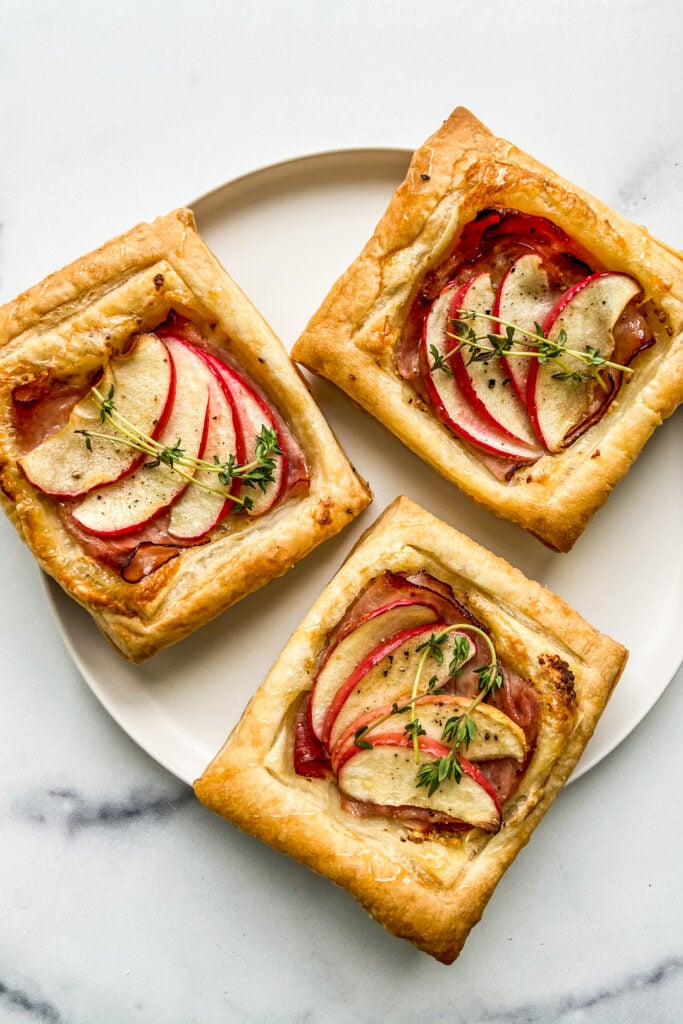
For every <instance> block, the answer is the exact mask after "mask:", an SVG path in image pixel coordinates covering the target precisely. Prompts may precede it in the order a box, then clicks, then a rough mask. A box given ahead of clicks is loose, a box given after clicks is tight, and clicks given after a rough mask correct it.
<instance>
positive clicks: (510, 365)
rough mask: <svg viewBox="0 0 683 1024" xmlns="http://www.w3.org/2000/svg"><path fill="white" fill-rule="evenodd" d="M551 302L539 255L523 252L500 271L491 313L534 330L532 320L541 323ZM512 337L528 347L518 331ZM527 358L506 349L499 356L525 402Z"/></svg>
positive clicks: (551, 306)
mask: <svg viewBox="0 0 683 1024" xmlns="http://www.w3.org/2000/svg"><path fill="white" fill-rule="evenodd" d="M554 305H555V299H554V298H553V295H552V292H551V290H550V285H549V282H548V275H547V274H546V272H545V270H544V269H543V267H542V266H541V257H540V256H539V255H538V253H526V254H525V255H524V256H520V257H519V259H516V260H515V262H514V263H513V264H512V266H511V267H509V269H508V270H507V271H506V273H505V274H504V276H503V279H502V280H501V282H500V284H499V286H498V291H497V292H496V298H495V301H494V303H493V313H494V315H495V316H497V317H500V319H501V320H504V321H505V323H506V324H514V326H515V327H519V328H521V330H523V331H531V333H532V334H535V333H536V324H538V325H539V326H540V325H543V324H544V323H545V321H546V319H547V317H548V314H549V313H550V311H551V309H552V308H553V306H554ZM497 330H498V331H499V332H502V333H504V332H505V328H504V327H501V326H498V327H497ZM514 341H515V344H516V345H517V346H518V347H520V346H521V347H522V348H524V349H529V348H532V346H528V345H527V339H526V338H525V336H524V335H523V334H521V333H520V332H517V333H516V334H515V335H514ZM531 361H532V360H530V359H529V357H528V356H516V355H514V352H510V353H508V354H507V355H506V356H503V357H502V359H501V360H500V364H501V368H502V370H503V372H504V374H505V375H506V377H510V378H511V380H512V384H513V387H514V389H515V391H516V392H517V395H518V397H519V399H520V401H521V402H523V403H524V405H525V406H526V401H527V379H528V376H529V363H530V362H531Z"/></svg>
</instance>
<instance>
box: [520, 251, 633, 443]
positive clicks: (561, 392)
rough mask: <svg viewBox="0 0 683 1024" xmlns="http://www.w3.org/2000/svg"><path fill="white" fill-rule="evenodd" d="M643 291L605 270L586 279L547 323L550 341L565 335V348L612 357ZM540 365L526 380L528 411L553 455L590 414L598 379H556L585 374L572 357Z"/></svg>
mask: <svg viewBox="0 0 683 1024" xmlns="http://www.w3.org/2000/svg"><path fill="white" fill-rule="evenodd" d="M640 291H641V288H640V285H639V284H638V283H637V281H634V279H633V278H632V277H629V276H628V275H627V274H622V273H618V272H613V271H601V272H599V273H597V274H591V275H589V276H588V277H585V278H583V279H582V280H581V281H579V282H578V284H575V285H574V286H573V287H572V288H569V289H568V291H566V292H565V293H564V295H563V296H562V298H561V299H559V301H558V302H557V303H556V304H555V306H554V308H553V309H552V310H551V312H550V313H549V314H548V316H547V318H546V320H545V323H544V324H543V332H544V334H545V336H546V338H548V340H549V341H556V340H557V339H558V337H559V335H560V332H561V331H565V332H566V336H567V342H566V344H567V347H568V348H569V349H574V350H575V351H578V352H586V351H587V350H588V349H589V348H591V349H595V350H596V351H597V352H598V354H599V355H600V356H602V357H603V358H609V356H610V355H611V353H612V351H613V349H614V338H613V335H612V331H613V329H614V326H615V324H616V322H617V320H618V319H619V317H620V316H621V314H622V313H623V311H624V309H625V307H626V306H627V305H628V303H629V302H630V301H631V300H632V299H633V298H635V296H636V295H638V293H639V292H640ZM560 362H561V364H562V365H561V366H560V365H559V364H558V362H556V361H550V362H548V363H546V364H545V365H541V364H540V363H539V361H538V360H537V359H534V360H531V365H530V366H529V376H528V380H527V389H528V391H527V406H528V408H529V414H530V416H531V419H532V422H533V424H534V427H535V429H536V432H537V434H538V436H539V437H540V438H541V440H542V441H543V443H544V444H545V446H546V447H547V448H548V450H549V451H551V452H559V451H561V450H562V447H563V444H564V441H565V438H566V437H567V435H568V434H569V433H570V431H571V432H573V430H574V428H576V427H577V425H578V424H580V423H581V422H582V421H583V420H584V419H585V418H586V417H587V416H589V415H590V409H591V405H592V404H593V398H594V395H595V389H596V388H597V387H599V386H600V385H599V384H598V383H596V382H595V381H594V380H588V381H584V382H583V383H580V384H575V383H573V382H572V381H566V380H560V379H558V378H557V376H556V374H558V373H560V372H562V371H564V370H569V371H575V370H585V363H584V362H583V361H582V360H580V359H578V358H576V357H574V356H571V355H566V356H563V357H562V358H561V360H560Z"/></svg>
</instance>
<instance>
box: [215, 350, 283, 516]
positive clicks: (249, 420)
mask: <svg viewBox="0 0 683 1024" xmlns="http://www.w3.org/2000/svg"><path fill="white" fill-rule="evenodd" d="M199 353H200V355H201V356H202V358H203V359H205V360H206V362H207V363H208V365H209V366H210V367H211V369H212V370H213V371H214V373H216V374H217V375H218V377H219V378H220V379H221V381H222V382H223V384H224V386H225V387H226V388H227V389H228V391H229V393H230V396H231V399H232V402H233V407H234V409H235V413H236V416H237V420H238V422H239V427H240V429H241V432H242V437H243V439H244V461H245V463H250V462H252V461H253V460H254V459H255V457H256V444H257V441H258V438H259V435H260V433H261V430H262V429H263V427H265V428H266V429H267V430H274V431H275V434H276V435H277V438H278V445H279V447H280V449H281V452H282V454H280V455H278V454H275V455H273V456H272V458H273V461H274V463H275V466H274V470H273V479H272V481H271V482H270V483H267V484H266V485H265V488H264V489H261V488H258V487H247V486H246V485H243V486H242V488H241V490H240V491H239V492H238V493H239V497H241V498H242V497H244V496H245V495H248V496H249V497H250V498H251V500H252V502H253V505H252V507H251V509H250V510H249V515H250V516H262V515H264V514H265V513H266V512H269V511H270V509H271V508H274V506H275V505H276V504H277V503H278V501H279V500H280V498H281V497H282V494H283V493H284V489H285V486H286V484H287V471H288V467H289V460H288V457H287V453H286V446H285V443H284V439H283V437H282V433H281V431H280V430H279V428H278V425H277V422H276V420H275V417H274V416H273V415H272V413H271V411H270V409H269V408H268V406H267V405H266V403H265V402H264V401H263V399H262V398H261V397H260V396H259V395H258V394H257V393H256V392H255V391H254V389H253V388H252V387H251V386H250V385H249V384H248V383H247V381H246V380H244V378H243V377H242V376H241V375H240V374H239V373H237V372H236V371H235V370H233V369H232V367H230V366H227V365H226V363H223V362H222V361H221V360H220V359H218V358H216V357H215V356H214V355H212V354H211V353H210V352H206V351H204V350H203V349H202V350H199Z"/></svg>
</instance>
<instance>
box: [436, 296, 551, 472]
mask: <svg viewBox="0 0 683 1024" xmlns="http://www.w3.org/2000/svg"><path fill="white" fill-rule="evenodd" d="M452 293H453V286H448V287H446V288H444V290H443V291H442V292H441V293H440V294H439V295H437V297H436V299H435V300H434V302H433V303H432V307H431V309H430V311H429V314H428V316H427V317H426V319H425V322H424V329H423V332H422V339H421V343H420V344H421V358H422V363H423V366H424V367H425V372H424V380H425V385H426V388H427V392H428V394H429V398H430V401H431V403H432V405H433V407H434V409H435V410H436V412H437V414H438V415H439V416H440V417H441V419H442V420H443V421H444V423H445V424H446V425H447V426H448V428H449V429H450V430H451V431H452V432H453V433H454V434H455V435H456V437H460V438H462V439H463V440H464V441H469V442H470V443H471V444H474V445H476V446H477V447H479V448H481V449H482V450H483V451H485V452H489V453H490V454H492V455H497V456H499V457H500V458H503V459H509V460H512V461H514V462H533V461H535V459H537V458H538V455H539V452H538V450H537V448H534V447H532V446H530V445H527V444H525V443H524V442H523V441H515V440H513V439H512V438H510V437H509V436H507V435H506V434H504V433H502V431H500V430H498V429H496V428H495V427H494V426H493V424H492V423H490V421H488V420H487V419H485V418H484V417H483V416H481V415H480V414H479V413H478V412H477V411H476V410H475V409H473V408H472V406H471V405H470V403H469V402H468V400H467V398H466V397H465V395H464V394H463V392H462V390H461V388H460V386H459V385H458V383H457V381H456V379H455V377H454V376H453V375H452V373H450V374H449V373H448V372H446V371H445V370H442V369H439V368H438V367H434V368H433V369H432V368H431V367H432V363H433V358H432V346H433V347H434V350H435V352H436V353H437V355H438V356H439V357H441V358H442V359H443V360H444V361H445V362H446V364H447V365H449V363H450V358H451V356H450V353H451V352H452V350H453V347H454V345H455V344H456V341H455V339H454V338H452V337H449V319H450V309H451V304H452V299H453V294H452Z"/></svg>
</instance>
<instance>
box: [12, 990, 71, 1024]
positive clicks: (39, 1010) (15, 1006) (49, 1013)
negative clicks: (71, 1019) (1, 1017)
mask: <svg viewBox="0 0 683 1024" xmlns="http://www.w3.org/2000/svg"><path fill="white" fill-rule="evenodd" d="M2 1006H5V1007H6V1008H7V1009H8V1010H11V1011H15V1010H19V1011H22V1016H24V1015H26V1016H28V1017H29V1018H33V1020H36V1021H47V1022H48V1024H60V1022H62V1021H63V1020H64V1018H63V1017H62V1015H61V1013H60V1012H59V1010H57V1008H56V1007H55V1006H53V1005H52V1004H51V1003H49V1002H47V1000H45V999H40V998H35V997H33V996H31V995H29V993H28V992H26V991H25V990H24V989H21V988H16V987H13V986H10V985H6V984H5V983H4V982H2V981H0V1007H2Z"/></svg>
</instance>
